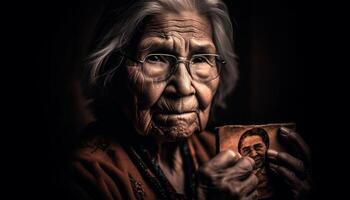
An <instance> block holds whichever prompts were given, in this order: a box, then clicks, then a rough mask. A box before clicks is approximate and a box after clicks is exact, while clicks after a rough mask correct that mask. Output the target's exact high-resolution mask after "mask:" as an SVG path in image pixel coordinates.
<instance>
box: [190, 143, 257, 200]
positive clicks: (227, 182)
mask: <svg viewBox="0 0 350 200" xmlns="http://www.w3.org/2000/svg"><path fill="white" fill-rule="evenodd" d="M254 164H255V162H254V160H253V159H251V158H249V157H244V158H242V157H241V156H240V155H239V154H237V153H234V152H233V151H231V150H227V151H223V152H221V153H220V154H218V155H217V156H216V157H214V158H213V159H212V160H210V161H209V162H208V163H206V164H205V165H203V166H202V167H201V168H200V169H199V170H198V172H197V177H196V195H197V199H234V200H253V199H257V197H258V193H257V190H256V187H257V185H258V178H257V177H256V176H255V175H254V174H253V167H254Z"/></svg>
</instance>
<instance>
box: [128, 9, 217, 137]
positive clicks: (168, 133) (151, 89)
mask: <svg viewBox="0 0 350 200" xmlns="http://www.w3.org/2000/svg"><path fill="white" fill-rule="evenodd" d="M145 27H146V28H145V31H144V32H143V36H142V37H141V40H140V42H139V44H138V46H137V59H138V60H142V59H144V58H145V57H146V56H147V55H149V54H154V53H158V54H159V53H164V54H171V55H174V56H176V57H181V58H186V59H188V60H189V59H190V58H191V56H192V55H193V54H203V53H207V54H208V53H211V54H215V53H216V48H215V45H214V42H213V40H212V30H211V25H210V22H209V21H208V19H206V18H205V17H203V16H199V15H197V14H194V12H182V13H180V14H175V13H168V14H162V15H159V16H155V17H153V18H152V19H150V20H149V21H148V23H147V24H146V26H145ZM151 59H155V60H156V59H157V58H151ZM128 65H129V66H128V67H127V76H128V81H129V83H128V86H129V91H130V95H131V96H132V98H131V99H132V100H131V101H129V102H127V106H126V107H125V110H126V113H127V114H128V116H129V118H130V119H131V120H132V121H133V123H134V126H135V127H136V130H137V132H138V133H139V134H141V135H146V136H152V137H155V138H156V139H160V140H164V141H175V140H178V139H183V138H186V137H189V136H190V135H191V134H193V133H194V132H195V131H200V130H202V129H203V128H205V126H206V124H207V121H208V116H209V110H210V106H211V102H212V99H213V96H214V94H215V92H216V89H217V87H218V84H219V77H217V78H215V79H213V80H211V81H208V82H200V81H195V80H193V79H192V77H191V75H190V73H189V71H188V70H187V68H186V65H187V63H186V62H184V63H183V62H180V63H179V64H178V68H177V70H176V71H175V72H174V73H173V74H172V75H171V76H170V77H169V78H168V79H166V80H162V81H155V80H152V79H149V78H147V77H146V76H145V74H144V72H143V71H142V69H141V67H142V64H140V63H131V64H128ZM174 67H175V66H174Z"/></svg>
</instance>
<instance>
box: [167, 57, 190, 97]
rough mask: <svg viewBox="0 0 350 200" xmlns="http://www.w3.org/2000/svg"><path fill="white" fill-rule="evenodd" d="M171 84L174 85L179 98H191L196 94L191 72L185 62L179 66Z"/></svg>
mask: <svg viewBox="0 0 350 200" xmlns="http://www.w3.org/2000/svg"><path fill="white" fill-rule="evenodd" d="M169 84H173V85H174V87H175V92H176V94H177V96H189V95H193V94H194V93H195V89H194V88H193V86H192V78H191V75H190V72H189V71H188V70H187V68H186V65H185V63H183V62H180V63H179V64H178V66H177V69H176V71H175V72H174V74H173V75H172V77H171V80H170V83H169Z"/></svg>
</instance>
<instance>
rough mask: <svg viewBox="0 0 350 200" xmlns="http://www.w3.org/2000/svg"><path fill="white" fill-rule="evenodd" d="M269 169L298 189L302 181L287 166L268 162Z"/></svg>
mask: <svg viewBox="0 0 350 200" xmlns="http://www.w3.org/2000/svg"><path fill="white" fill-rule="evenodd" d="M270 169H271V170H272V171H273V172H275V173H277V174H279V175H280V176H282V177H283V180H284V182H285V183H287V184H288V185H289V186H290V187H291V188H293V189H299V188H300V187H301V185H302V181H301V180H300V179H299V178H298V177H297V176H296V175H295V173H294V172H292V171H290V170H288V169H287V168H285V167H283V166H280V165H275V164H272V163H270Z"/></svg>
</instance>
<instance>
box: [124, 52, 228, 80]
mask: <svg viewBox="0 0 350 200" xmlns="http://www.w3.org/2000/svg"><path fill="white" fill-rule="evenodd" d="M117 53H118V54H119V55H121V56H123V57H125V58H127V59H129V60H131V61H133V62H136V63H140V64H142V65H143V64H144V62H145V61H146V59H147V57H149V56H152V55H158V56H162V55H163V56H171V57H173V58H175V59H176V64H175V66H174V67H172V68H171V71H170V72H169V74H168V75H167V76H166V77H165V78H164V79H160V80H154V81H159V82H160V81H165V80H168V79H169V78H170V77H171V76H172V75H173V74H174V73H175V72H176V71H177V69H178V67H179V64H180V63H184V64H185V67H186V69H187V72H189V74H190V76H191V77H192V78H193V75H192V73H191V70H190V65H192V64H191V60H192V59H193V58H194V57H195V56H203V55H211V56H215V60H216V61H218V62H219V64H222V65H224V64H226V61H225V60H224V59H222V58H221V56H220V55H219V54H210V53H203V54H193V55H192V56H191V58H190V59H186V58H184V57H177V56H175V55H172V54H164V53H150V54H147V55H146V56H145V57H144V58H143V59H142V60H137V59H135V58H132V57H131V56H129V55H127V54H125V53H123V52H117ZM179 58H182V59H179ZM186 63H188V64H186ZM220 73H221V68H220V70H219V72H218V74H217V75H216V76H215V77H213V78H211V79H210V80H206V81H204V80H197V79H194V80H197V81H200V82H203V83H206V82H209V81H212V80H214V79H216V78H217V77H219V75H220ZM152 79H153V78H152Z"/></svg>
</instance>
